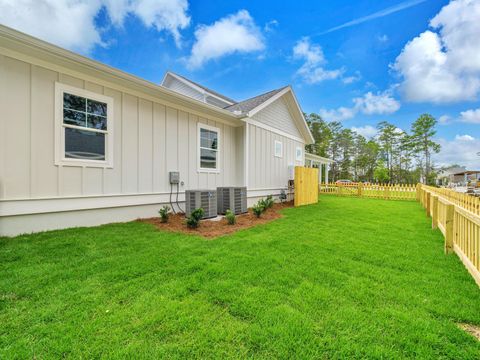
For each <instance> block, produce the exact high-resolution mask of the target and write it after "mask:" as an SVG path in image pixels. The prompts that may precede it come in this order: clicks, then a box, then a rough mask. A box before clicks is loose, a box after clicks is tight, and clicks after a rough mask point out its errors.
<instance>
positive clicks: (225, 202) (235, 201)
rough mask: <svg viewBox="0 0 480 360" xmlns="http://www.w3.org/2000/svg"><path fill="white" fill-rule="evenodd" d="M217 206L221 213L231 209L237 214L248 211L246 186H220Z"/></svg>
mask: <svg viewBox="0 0 480 360" xmlns="http://www.w3.org/2000/svg"><path fill="white" fill-rule="evenodd" d="M217 207H218V213H219V214H225V213H226V212H227V210H231V211H232V212H233V213H234V214H235V215H237V214H242V213H246V212H247V188H246V187H218V188H217Z"/></svg>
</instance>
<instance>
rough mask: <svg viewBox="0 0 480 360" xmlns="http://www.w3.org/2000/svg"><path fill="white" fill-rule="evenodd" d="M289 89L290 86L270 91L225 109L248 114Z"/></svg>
mask: <svg viewBox="0 0 480 360" xmlns="http://www.w3.org/2000/svg"><path fill="white" fill-rule="evenodd" d="M287 87H288V86H284V87H282V88H280V89H276V90H271V91H268V92H266V93H264V94H260V95H257V96H254V97H252V98H250V99H247V100H243V101H240V102H237V103H235V104H233V105H230V106H227V107H225V108H224V109H226V110H229V111H231V112H236V111H240V112H241V113H248V112H249V111H251V110H253V109H255V108H256V107H258V106H260V105H261V104H263V103H264V102H265V101H267V100H268V99H270V98H271V97H273V96H275V95H276V94H278V93H279V92H280V91H282V90H283V89H286V88H287Z"/></svg>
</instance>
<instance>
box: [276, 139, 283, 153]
mask: <svg viewBox="0 0 480 360" xmlns="http://www.w3.org/2000/svg"><path fill="white" fill-rule="evenodd" d="M275 156H276V157H282V156H283V143H282V142H281V141H278V140H275Z"/></svg>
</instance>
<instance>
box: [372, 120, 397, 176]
mask: <svg viewBox="0 0 480 360" xmlns="http://www.w3.org/2000/svg"><path fill="white" fill-rule="evenodd" d="M377 129H378V142H379V144H380V148H381V151H382V153H383V157H384V159H385V162H386V167H387V169H388V178H389V179H393V177H394V174H393V169H394V164H395V162H396V161H398V159H397V157H398V153H399V145H400V137H401V131H399V130H398V128H397V127H396V126H395V125H393V124H390V123H389V122H387V121H382V122H380V123H379V124H378V125H377Z"/></svg>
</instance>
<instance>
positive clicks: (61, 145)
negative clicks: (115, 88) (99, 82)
mask: <svg viewBox="0 0 480 360" xmlns="http://www.w3.org/2000/svg"><path fill="white" fill-rule="evenodd" d="M65 93H67V94H70V95H74V96H79V97H82V98H85V99H87V100H93V101H98V102H102V103H105V104H107V114H106V117H107V128H106V130H101V129H96V128H85V127H82V126H76V125H73V124H65V123H64V112H63V110H64V104H63V101H64V94H65ZM113 116H114V115H113V98H111V97H108V96H105V95H102V94H97V93H94V92H92V91H88V90H85V89H80V88H76V87H73V86H69V85H65V84H62V83H59V82H55V165H57V166H85V167H101V168H113V134H114V133H113V130H114V129H113V125H114V120H113ZM66 128H68V129H73V130H79V131H84V132H87V131H88V132H91V133H100V134H104V136H105V159H104V160H103V159H102V160H94V159H75V158H67V157H66V156H65V132H66V130H65V129H66Z"/></svg>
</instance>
